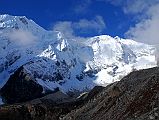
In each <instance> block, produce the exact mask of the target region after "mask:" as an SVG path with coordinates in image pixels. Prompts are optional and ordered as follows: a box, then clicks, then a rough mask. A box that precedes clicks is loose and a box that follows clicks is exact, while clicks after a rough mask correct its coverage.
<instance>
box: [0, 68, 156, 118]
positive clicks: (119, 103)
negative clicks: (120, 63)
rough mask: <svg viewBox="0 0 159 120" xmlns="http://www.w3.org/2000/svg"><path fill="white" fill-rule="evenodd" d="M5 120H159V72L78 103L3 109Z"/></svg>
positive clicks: (98, 90)
mask: <svg viewBox="0 0 159 120" xmlns="http://www.w3.org/2000/svg"><path fill="white" fill-rule="evenodd" d="M0 119H3V120H159V68H158V67H155V68H150V69H146V70H140V71H134V72H132V73H130V74H129V75H127V76H126V77H124V78H123V79H122V80H121V81H119V82H116V83H113V84H110V85H108V86H107V87H105V88H102V87H95V88H94V89H93V90H92V91H91V92H90V93H88V94H84V95H82V96H81V97H80V98H78V99H77V100H75V101H70V102H69V101H67V102H63V103H59V104H56V103H54V102H47V100H43V101H42V102H40V103H34V104H33V103H31V102H27V103H23V104H18V105H8V106H2V107H1V108H0Z"/></svg>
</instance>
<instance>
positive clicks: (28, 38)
mask: <svg viewBox="0 0 159 120" xmlns="http://www.w3.org/2000/svg"><path fill="white" fill-rule="evenodd" d="M9 38H10V40H12V41H13V42H15V43H16V44H19V45H25V46H26V45H30V44H33V43H35V41H36V40H37V38H36V37H35V36H34V35H33V34H32V33H31V32H28V31H24V30H14V31H13V32H11V33H10V34H9Z"/></svg>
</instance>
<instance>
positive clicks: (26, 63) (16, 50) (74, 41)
mask: <svg viewBox="0 0 159 120" xmlns="http://www.w3.org/2000/svg"><path fill="white" fill-rule="evenodd" d="M0 43H1V44H0V88H3V87H5V85H6V83H7V81H8V80H11V75H12V78H13V76H14V77H15V76H16V75H15V73H16V71H17V70H18V68H20V67H23V70H24V71H25V74H27V75H28V74H29V75H30V76H29V77H30V78H33V81H34V82H35V83H36V84H38V85H40V86H41V87H42V88H43V91H42V93H46V92H47V91H54V90H55V89H56V88H59V89H60V90H61V91H63V92H64V93H69V92H82V91H88V90H90V89H92V88H93V87H94V86H96V85H102V86H106V85H108V84H110V83H112V82H115V81H119V80H120V79H121V78H122V77H123V76H125V75H127V74H128V73H130V72H131V71H134V70H139V69H145V68H150V67H153V66H156V61H155V55H154V51H155V48H154V47H153V46H149V45H146V44H142V43H137V42H135V41H133V40H128V39H121V38H119V37H115V38H113V37H110V36H107V35H101V36H95V37H91V38H77V37H73V38H68V37H65V36H64V35H63V34H62V33H61V32H60V31H46V30H44V29H43V28H41V27H40V26H38V25H37V24H36V23H35V22H34V21H32V20H28V19H27V18H26V17H24V16H10V15H0ZM15 78H16V77H15Z"/></svg>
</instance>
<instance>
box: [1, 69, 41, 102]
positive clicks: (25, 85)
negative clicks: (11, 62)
mask: <svg viewBox="0 0 159 120" xmlns="http://www.w3.org/2000/svg"><path fill="white" fill-rule="evenodd" d="M42 91H43V88H42V86H40V85H39V84H37V83H36V82H35V80H34V79H33V78H32V77H31V76H30V75H29V74H28V73H27V72H26V71H25V69H24V68H23V67H20V68H19V69H18V70H17V71H16V72H15V73H14V74H13V75H11V77H10V78H9V80H8V81H7V83H6V84H5V85H4V86H3V88H2V89H1V90H0V94H1V96H2V98H3V100H4V102H5V103H9V104H12V103H17V102H25V101H28V100H31V99H35V98H37V97H40V96H41V95H42Z"/></svg>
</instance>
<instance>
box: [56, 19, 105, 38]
mask: <svg viewBox="0 0 159 120" xmlns="http://www.w3.org/2000/svg"><path fill="white" fill-rule="evenodd" d="M105 27H106V25H105V22H104V20H103V18H102V17H101V16H96V17H95V18H94V19H92V20H87V19H81V20H79V21H78V22H72V21H63V22H62V21H61V22H58V23H56V24H55V25H54V30H55V31H61V32H62V33H63V34H64V35H65V36H67V37H72V36H74V35H75V34H76V33H77V34H78V33H80V34H85V33H92V32H93V33H101V32H102V31H103V30H104V29H105Z"/></svg>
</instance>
